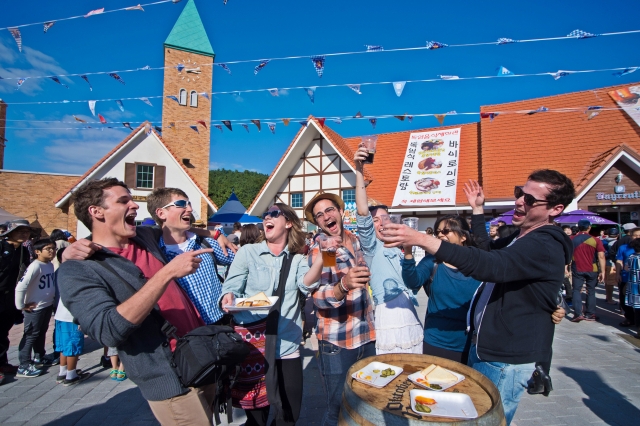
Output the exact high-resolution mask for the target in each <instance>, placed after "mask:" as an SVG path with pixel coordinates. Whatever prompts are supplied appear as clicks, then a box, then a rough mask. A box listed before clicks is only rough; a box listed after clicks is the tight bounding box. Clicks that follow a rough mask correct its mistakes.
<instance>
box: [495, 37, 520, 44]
mask: <svg viewBox="0 0 640 426" xmlns="http://www.w3.org/2000/svg"><path fill="white" fill-rule="evenodd" d="M517 42H518V40H514V39H512V38H499V39H498V44H509V43H517Z"/></svg>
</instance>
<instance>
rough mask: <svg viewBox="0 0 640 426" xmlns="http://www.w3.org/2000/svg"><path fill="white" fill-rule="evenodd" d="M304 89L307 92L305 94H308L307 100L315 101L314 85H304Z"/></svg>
mask: <svg viewBox="0 0 640 426" xmlns="http://www.w3.org/2000/svg"><path fill="white" fill-rule="evenodd" d="M304 90H305V91H306V92H307V95H308V96H309V100H310V101H311V103H312V104H313V103H315V102H314V99H315V94H316V86H311V87H305V88H304Z"/></svg>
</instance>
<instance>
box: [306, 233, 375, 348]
mask: <svg viewBox="0 0 640 426" xmlns="http://www.w3.org/2000/svg"><path fill="white" fill-rule="evenodd" d="M344 238H350V239H351V241H352V243H353V248H354V250H356V251H361V250H362V248H361V247H360V241H359V240H358V238H357V237H356V236H355V235H353V234H352V233H351V232H349V231H347V230H345V231H344ZM318 255H321V254H320V248H319V246H318V244H317V243H316V244H314V245H313V246H312V247H311V249H310V251H309V266H311V265H312V264H313V259H314V258H315V256H318ZM354 264H355V256H354V254H353V253H351V252H350V251H349V250H348V249H347V248H346V247H340V248H339V249H338V252H337V254H336V266H333V267H331V268H322V276H321V278H320V286H319V287H318V290H316V291H315V292H314V293H313V302H314V304H315V305H316V307H317V309H316V311H317V312H316V316H317V317H318V333H317V337H318V340H324V341H327V342H329V343H333V344H334V345H336V346H339V347H341V348H346V349H356V348H359V347H360V346H362V345H364V344H365V343H369V342H372V341H374V340H375V339H376V332H375V328H374V322H373V308H372V305H373V304H372V302H371V296H370V295H369V291H368V287H366V288H364V289H355V290H351V291H350V292H349V293H347V295H346V296H345V298H344V299H342V300H337V299H336V297H335V294H334V292H333V287H334V285H335V284H336V283H337V282H338V281H340V279H342V277H344V276H345V275H346V274H347V273H348V272H349V269H350V268H351V267H352V266H354Z"/></svg>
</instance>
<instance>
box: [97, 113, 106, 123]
mask: <svg viewBox="0 0 640 426" xmlns="http://www.w3.org/2000/svg"><path fill="white" fill-rule="evenodd" d="M98 118H99V119H100V122H101V123H102V124H107V120H105V118H104V117H103V116H102V114H98Z"/></svg>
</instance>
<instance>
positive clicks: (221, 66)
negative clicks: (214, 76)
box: [214, 64, 231, 75]
mask: <svg viewBox="0 0 640 426" xmlns="http://www.w3.org/2000/svg"><path fill="white" fill-rule="evenodd" d="M214 65H217V66H219V67H220V68H222V69H223V70H225V71H226V72H228V73H229V75H231V70H230V69H229V67H228V66H227V64H214Z"/></svg>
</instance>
